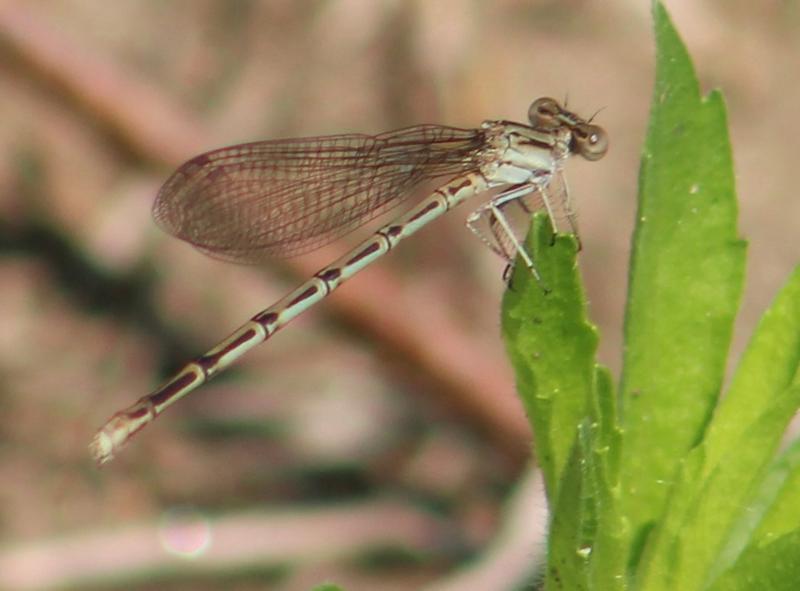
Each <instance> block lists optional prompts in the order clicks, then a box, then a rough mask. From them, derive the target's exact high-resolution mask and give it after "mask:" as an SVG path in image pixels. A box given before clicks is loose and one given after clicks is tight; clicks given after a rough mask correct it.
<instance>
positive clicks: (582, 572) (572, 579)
mask: <svg viewBox="0 0 800 591" xmlns="http://www.w3.org/2000/svg"><path fill="white" fill-rule="evenodd" d="M586 437H587V426H586V424H585V422H584V423H581V424H580V425H578V437H577V438H576V440H575V445H574V446H573V448H572V454H571V455H570V457H569V462H567V465H566V467H565V469H564V473H563V478H562V479H561V483H560V484H561V486H560V488H559V491H558V492H559V495H558V498H556V499H554V500H553V501H552V505H553V510H552V512H551V514H552V521H551V523H550V537H549V540H548V553H547V570H546V572H545V585H544V588H545V589H547V590H548V591H556V590H559V591H588V590H589V589H590V587H589V580H588V575H589V572H588V570H589V558H590V556H589V554H590V551H591V537H587V534H588V536H591V535H593V533H594V530H595V528H596V519H595V507H594V504H593V501H594V499H593V498H592V496H591V493H590V491H588V490H587V484H588V483H587V471H586V462H585V458H586V455H585V453H586V447H587V445H586ZM589 530H591V531H589Z"/></svg>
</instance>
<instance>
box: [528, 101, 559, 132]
mask: <svg viewBox="0 0 800 591" xmlns="http://www.w3.org/2000/svg"><path fill="white" fill-rule="evenodd" d="M560 114H561V105H559V104H558V101H556V99H552V98H550V97H542V98H538V99H536V100H535V101H533V103H532V104H531V106H530V108H529V109H528V120H529V121H530V122H531V126H532V127H538V128H545V129H553V128H555V127H558V126H559V125H560V124H561V122H560V121H559V120H558V116H559V115H560Z"/></svg>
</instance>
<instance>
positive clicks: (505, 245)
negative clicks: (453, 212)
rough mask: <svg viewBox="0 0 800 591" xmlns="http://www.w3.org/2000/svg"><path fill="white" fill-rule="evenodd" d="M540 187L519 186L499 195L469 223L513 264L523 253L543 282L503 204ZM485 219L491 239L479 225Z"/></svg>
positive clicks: (484, 240)
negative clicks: (504, 210) (512, 225)
mask: <svg viewBox="0 0 800 591" xmlns="http://www.w3.org/2000/svg"><path fill="white" fill-rule="evenodd" d="M537 189H538V187H537V186H536V185H530V184H525V185H515V186H513V187H512V188H511V189H508V190H506V191H503V192H502V193H500V194H498V195H496V196H495V197H494V198H492V200H491V201H489V202H488V203H486V204H484V205H482V206H481V207H479V208H478V209H476V210H475V211H473V212H472V213H471V214H470V215H469V216H468V217H467V221H466V224H467V227H468V228H469V229H470V230H471V231H472V233H473V234H475V235H476V236H477V237H478V238H479V239H480V240H481V242H483V243H484V244H486V245H487V246H488V247H489V248H490V249H491V250H492V251H493V252H495V253H497V254H498V255H500V256H501V257H502V258H504V259H505V260H506V261H507V262H508V263H509V265H512V266H513V264H514V259H515V257H516V256H517V255H519V257H520V258H521V259H522V261H523V262H524V263H525V266H526V267H528V269H529V270H530V272H531V274H532V275H533V276H534V277H535V278H536V280H537V281H539V282H540V283H541V281H542V278H541V275H539V270H538V269H537V268H536V265H535V264H534V262H533V258H532V257H531V256H530V254H529V253H528V251H527V250H526V249H525V246H524V245H523V244H522V241H521V240H520V239H519V237H518V236H517V235H516V233H515V232H514V229H513V228H512V227H511V224H510V223H509V221H508V219H507V218H506V215H505V214H504V213H503V207H504V206H505V205H507V204H508V203H513V202H516V201H518V200H519V199H521V198H522V197H524V196H525V195H528V194H530V193H532V192H533V191H536V190H537ZM526 209H527V208H526ZM482 219H486V220H488V224H489V230H490V232H491V238H490V237H489V236H487V235H486V234H485V233H484V232H483V231H482V230H481V229H480V227H479V226H478V222H479V221H480V220H482ZM503 275H504V277H507V276H508V270H506V272H505V273H504V274H503Z"/></svg>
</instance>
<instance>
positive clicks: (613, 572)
mask: <svg viewBox="0 0 800 591" xmlns="http://www.w3.org/2000/svg"><path fill="white" fill-rule="evenodd" d="M616 405H617V401H616V392H615V391H614V386H613V384H612V381H611V376H610V374H609V373H608V370H607V369H605V368H603V367H597V368H596V373H595V388H594V396H593V407H594V409H595V410H594V412H593V413H592V418H593V421H594V422H593V425H592V427H593V431H592V435H593V438H592V441H591V444H590V446H589V448H588V450H587V452H588V453H589V455H588V457H587V459H588V462H587V463H588V467H587V469H588V470H589V471H591V472H592V473H593V475H594V476H593V480H594V482H595V483H596V484H595V489H594V495H595V504H596V507H595V513H596V520H597V531H596V534H595V536H594V538H593V540H592V542H591V544H592V546H591V561H590V566H589V588H590V589H593V590H594V591H614V590H620V591H622V590H623V589H626V588H627V579H626V572H625V567H626V561H627V548H628V544H629V543H630V540H629V533H630V531H629V529H628V528H627V526H626V524H625V521H624V520H623V519H622V515H621V512H620V488H619V481H618V476H619V459H620V452H621V451H622V432H621V431H620V429H619V426H618V424H617V409H616Z"/></svg>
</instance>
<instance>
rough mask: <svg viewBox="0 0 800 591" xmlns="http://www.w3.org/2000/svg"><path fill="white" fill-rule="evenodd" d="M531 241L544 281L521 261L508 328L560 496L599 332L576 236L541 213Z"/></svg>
mask: <svg viewBox="0 0 800 591" xmlns="http://www.w3.org/2000/svg"><path fill="white" fill-rule="evenodd" d="M527 248H528V249H529V252H531V253H532V255H533V259H534V261H536V265H537V268H538V270H539V273H540V274H541V277H542V283H540V282H539V281H537V280H536V279H535V278H534V277H533V276H532V274H531V273H530V271H529V270H528V269H527V268H526V267H525V265H523V264H518V265H517V266H516V270H515V272H514V274H513V277H512V280H511V287H510V288H509V289H507V290H506V293H505V295H504V297H503V317H502V330H503V337H504V339H505V342H506V348H507V350H508V354H509V357H510V358H511V362H512V364H513V366H514V371H515V374H516V379H517V390H518V392H519V394H520V396H521V398H522V401H523V404H524V405H525V409H526V410H527V412H528V417H529V420H530V421H531V427H532V429H533V434H534V442H535V450H536V455H537V457H538V460H539V465H540V466H541V468H542V471H543V473H544V478H545V487H546V490H547V495H548V498H549V499H551V501H552V500H554V499H557V498H558V487H559V483H560V481H561V478H562V474H563V472H564V469H565V465H566V463H567V459H568V458H569V456H570V454H571V453H572V447H573V445H574V442H575V437H576V429H577V425H578V423H580V422H581V420H582V419H584V418H585V417H586V416H587V415H588V405H589V397H590V395H591V391H592V387H593V381H594V356H595V351H596V348H597V333H596V331H595V329H594V327H592V326H591V325H589V323H588V322H587V320H586V299H585V297H584V294H583V289H582V287H581V285H580V281H579V277H578V271H577V266H576V264H575V255H576V252H577V244H576V242H575V239H574V237H572V236H561V235H559V236H557V237H555V238H554V237H553V232H552V228H551V225H550V222H549V220H548V218H547V217H546V216H544V215H541V214H540V215H536V216H535V217H534V221H533V226H532V230H531V232H530V233H529V235H528V240H527ZM544 286H546V289H545V287H544Z"/></svg>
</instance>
